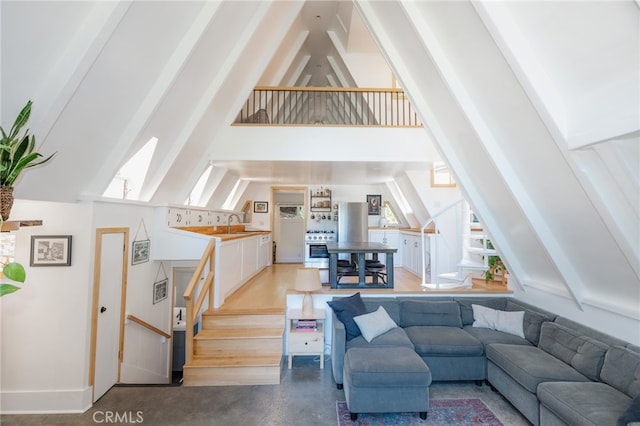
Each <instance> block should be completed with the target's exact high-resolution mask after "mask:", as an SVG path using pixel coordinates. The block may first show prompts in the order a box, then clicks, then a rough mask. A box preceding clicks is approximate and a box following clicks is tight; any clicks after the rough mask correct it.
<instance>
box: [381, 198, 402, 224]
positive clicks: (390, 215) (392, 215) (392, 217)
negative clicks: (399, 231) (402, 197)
mask: <svg viewBox="0 0 640 426" xmlns="http://www.w3.org/2000/svg"><path fill="white" fill-rule="evenodd" d="M382 214H383V215H384V218H385V219H386V220H387V225H400V221H399V220H398V216H397V215H396V211H395V210H394V208H393V206H392V205H391V203H390V202H388V201H385V202H384V207H383V209H382Z"/></svg>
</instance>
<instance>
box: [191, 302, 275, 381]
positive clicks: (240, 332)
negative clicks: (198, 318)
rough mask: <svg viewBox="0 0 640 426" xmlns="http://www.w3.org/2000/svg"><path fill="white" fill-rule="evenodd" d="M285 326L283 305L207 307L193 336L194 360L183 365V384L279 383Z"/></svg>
mask: <svg viewBox="0 0 640 426" xmlns="http://www.w3.org/2000/svg"><path fill="white" fill-rule="evenodd" d="M284 329H285V311H284V309H270V310H261V311H258V312H256V311H255V310H250V311H244V312H243V311H237V310H236V311H229V310H223V309H218V310H208V311H206V312H205V313H204V314H203V315H202V329H201V330H200V332H199V333H198V334H197V335H196V336H195V337H194V343H193V349H194V352H193V353H194V355H193V361H192V362H191V363H188V364H185V366H184V368H183V384H184V385H185V386H229V385H271V384H279V383H280V373H281V366H282V349H283V335H284Z"/></svg>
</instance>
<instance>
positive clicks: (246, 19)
mask: <svg viewBox="0 0 640 426" xmlns="http://www.w3.org/2000/svg"><path fill="white" fill-rule="evenodd" d="M313 4H314V3H308V2H302V1H298V2H293V1H291V2H289V1H286V2H263V1H242V2H238V1H224V2H119V3H112V2H98V1H96V2H81V3H76V2H30V1H24V2H11V1H3V2H2V3H1V4H0V7H1V8H2V14H1V19H2V123H5V122H8V121H11V120H10V119H7V117H13V116H15V114H16V113H17V111H18V110H19V109H20V107H21V106H22V105H23V104H24V102H25V97H29V98H32V99H33V100H34V101H35V105H36V106H35V109H34V122H32V123H31V128H32V130H33V131H34V133H35V134H37V135H38V137H39V139H40V140H41V141H43V145H42V150H43V151H44V152H50V151H58V153H59V155H58V157H57V159H56V161H54V162H51V163H50V164H49V165H47V166H46V167H42V168H40V169H36V170H33V171H32V172H30V173H28V174H26V175H25V176H24V179H23V180H22V181H21V182H20V185H19V186H18V188H17V194H16V195H17V196H18V197H23V198H32V199H43V200H60V201H74V200H77V199H78V198H79V197H81V196H83V195H98V194H100V193H101V192H102V190H104V188H105V187H106V185H107V184H108V182H109V180H110V179H111V177H112V176H113V174H114V173H115V171H116V170H118V168H119V167H120V165H122V164H123V163H124V161H126V159H127V158H128V157H129V156H130V155H131V154H132V153H133V152H135V150H136V149H138V148H139V147H140V146H141V145H142V144H143V143H145V142H146V141H147V140H148V138H149V137H150V136H156V137H158V139H159V143H158V149H157V153H156V157H154V159H153V161H152V164H151V172H150V174H149V177H148V179H147V181H146V182H145V187H144V188H143V191H142V194H143V199H146V200H150V201H152V202H156V203H166V202H172V203H175V202H181V201H183V200H184V197H185V195H186V194H188V193H189V191H190V189H191V188H192V187H193V185H194V184H195V182H196V180H197V179H198V177H199V175H200V173H202V171H203V170H204V169H205V167H206V166H207V164H208V163H209V161H210V160H212V158H210V156H209V155H208V153H209V152H211V150H212V145H215V144H216V143H219V141H217V135H219V133H220V132H221V131H222V130H225V129H228V128H229V123H230V122H231V121H232V120H233V118H234V117H235V115H236V114H237V111H238V110H239V108H240V105H241V104H242V103H243V102H244V101H245V99H246V97H247V96H248V94H249V93H250V91H251V89H252V88H253V87H254V86H255V85H256V84H259V83H263V82H264V83H265V84H300V83H301V82H304V83H305V84H308V85H312V84H317V85H330V84H335V85H343V84H346V83H349V82H351V81H353V82H355V83H356V84H358V85H360V86H370V85H378V86H381V85H383V84H372V83H369V82H371V81H373V79H372V78H369V73H368V71H369V70H370V69H368V68H367V66H366V65H365V64H366V63H367V61H373V57H374V56H376V52H371V50H372V49H371V46H372V44H371V43H367V42H365V41H364V40H361V42H358V41H357V40H356V39H355V38H350V37H351V36H352V35H354V34H357V33H358V32H359V31H360V32H361V31H362V28H363V26H366V28H368V29H369V30H370V31H371V33H372V35H373V37H374V39H375V45H377V46H379V47H380V51H382V52H383V55H384V59H386V62H387V63H389V64H391V69H392V70H393V73H394V74H395V75H397V76H398V78H399V80H400V81H401V83H402V86H403V87H405V89H406V90H407V91H408V93H409V96H410V98H411V100H412V102H413V104H414V106H416V107H417V109H418V111H419V112H420V115H421V117H422V119H423V120H424V121H425V123H426V126H427V127H426V132H425V133H427V134H428V136H425V140H428V137H433V138H434V139H435V141H436V142H437V145H438V150H439V152H440V153H441V154H442V155H443V156H444V157H445V158H446V160H447V162H448V164H449V165H450V166H451V168H452V169H453V171H454V173H455V175H456V178H457V180H458V182H460V183H461V185H462V187H463V188H464V192H465V195H466V196H467V198H468V199H469V200H470V202H471V204H472V205H473V207H474V210H475V211H476V212H477V213H478V214H479V215H480V216H481V218H482V220H483V222H484V223H485V224H487V225H488V227H489V228H490V229H491V230H492V234H493V236H494V239H495V241H496V243H497V244H498V246H499V248H500V249H501V251H502V252H503V253H504V254H505V257H506V258H507V259H509V260H510V262H509V267H510V269H511V270H512V271H514V273H515V274H516V275H517V276H518V277H519V278H520V279H521V281H522V285H523V288H534V289H543V290H544V291H550V292H556V293H558V294H561V295H564V296H565V297H568V298H569V299H572V300H573V301H574V302H575V303H576V305H578V306H580V307H581V308H584V307H585V306H596V305H597V306H604V305H605V304H610V305H614V306H616V307H617V310H618V311H619V312H620V313H621V314H623V315H627V316H630V317H635V318H637V317H638V316H640V314H638V310H637V306H638V303H640V279H639V274H638V271H639V269H640V267H639V266H638V265H639V263H640V262H639V261H638V259H639V258H640V256H639V254H640V248H639V247H638V244H637V237H638V235H640V232H639V230H638V226H639V225H638V224H639V223H640V221H639V220H638V218H639V207H638V205H639V204H640V203H639V202H638V201H639V200H638V194H640V183H639V181H640V179H639V176H638V174H639V172H638V155H639V150H638V144H639V141H638V135H639V134H640V124H639V123H638V119H637V117H638V115H639V114H638V109H637V108H638V104H640V102H639V99H638V93H639V92H640V90H638V87H639V84H638V73H637V70H638V68H639V60H638V55H639V52H640V49H639V48H638V43H639V41H638V40H639V39H640V37H638V25H639V22H640V19H638V13H639V9H638V5H637V3H636V2H634V1H631V0H627V1H616V2H609V1H602V2H592V1H585V2H562V3H560V2H525V3H522V2H465V1H461V2H444V1H443V2H439V1H425V2H401V1H376V2H371V1H361V2H357V3H356V5H357V8H358V11H357V12H356V11H354V10H352V9H350V7H351V6H352V4H351V2H349V1H346V0H345V1H339V2H333V1H327V2H319V3H318V5H320V6H322V7H327V8H328V9H329V10H330V13H331V14H332V17H333V16H335V17H338V18H339V19H337V20H336V21H335V22H332V24H331V25H327V27H326V28H324V29H323V30H322V31H323V33H324V35H326V37H325V39H326V40H328V44H327V45H326V46H325V45H323V46H322V49H324V50H322V53H321V54H320V55H321V56H318V55H317V54H316V53H314V52H318V51H320V49H319V48H318V47H317V45H315V44H313V43H311V39H310V35H311V34H312V33H313V32H314V31H315V30H314V28H313V27H312V25H310V24H309V22H308V21H309V20H311V21H312V22H313V21H314V20H316V21H317V18H315V16H317V15H313V14H312V13H309V11H310V10H309V9H306V8H307V7H308V6H309V5H313ZM309 7H311V6H309ZM51 16H55V17H56V19H50V17H51ZM321 16H322V15H321ZM360 17H362V18H363V21H362V22H364V25H362V24H361V23H360V22H358V21H357V19H360ZM332 19H333V18H332ZM321 20H322V19H321ZM315 25H320V24H319V23H318V22H315ZM322 25H326V24H325V23H322ZM351 31H353V33H350V32H351ZM24 52H29V54H28V55H25V53H24ZM384 59H380V56H379V55H378V59H377V62H376V66H375V67H372V68H371V69H373V68H375V69H380V68H382V67H379V66H378V65H380V64H381V63H384ZM325 61H326V62H325ZM327 64H329V65H330V66H327ZM318 65H320V66H318ZM316 72H317V73H318V74H315V73H316ZM383 73H384V74H385V75H386V76H387V77H384V78H388V79H390V78H391V76H390V74H391V73H390V72H388V71H384V72H383ZM381 75H382V74H381ZM363 81H366V82H367V83H366V84H363V83H362V82H363ZM387 85H388V84H387ZM309 155H310V156H313V155H314V152H310V153H309ZM300 163H301V164H302V163H303V162H302V161H301V162H300ZM345 166H346V167H349V166H350V164H349V163H348V162H345ZM251 169H252V168H251V167H247V168H245V169H244V170H251ZM238 170H240V169H238ZM289 170H290V171H291V172H292V173H296V172H298V173H299V172H300V170H301V169H299V168H298V169H296V168H295V167H291V168H290V169H289ZM305 170H306V168H305ZM237 178H250V176H240V175H238V176H237ZM604 300H606V302H603V301H604Z"/></svg>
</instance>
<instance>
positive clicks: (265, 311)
mask: <svg viewBox="0 0 640 426" xmlns="http://www.w3.org/2000/svg"><path fill="white" fill-rule="evenodd" d="M286 312H287V311H286V308H282V307H270V308H259V309H252V308H247V309H224V307H222V308H218V309H214V308H211V309H207V310H206V311H204V312H203V313H202V315H251V316H254V315H285V314H286Z"/></svg>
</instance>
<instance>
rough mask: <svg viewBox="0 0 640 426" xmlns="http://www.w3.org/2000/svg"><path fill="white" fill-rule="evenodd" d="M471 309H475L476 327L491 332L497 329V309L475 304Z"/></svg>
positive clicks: (474, 322) (474, 323)
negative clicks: (488, 329) (487, 329)
mask: <svg viewBox="0 0 640 426" xmlns="http://www.w3.org/2000/svg"><path fill="white" fill-rule="evenodd" d="M471 309H473V320H474V321H473V326H474V327H479V328H490V329H491V330H495V329H496V320H497V319H498V314H497V311H496V310H495V309H491V308H487V307H486V306H482V305H473V304H472V305H471Z"/></svg>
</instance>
